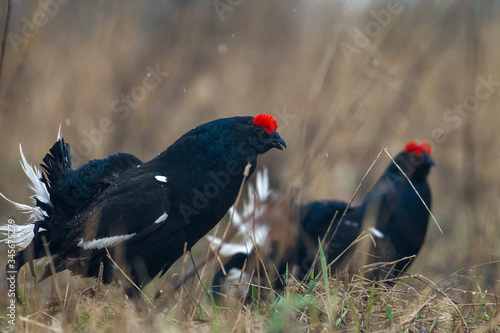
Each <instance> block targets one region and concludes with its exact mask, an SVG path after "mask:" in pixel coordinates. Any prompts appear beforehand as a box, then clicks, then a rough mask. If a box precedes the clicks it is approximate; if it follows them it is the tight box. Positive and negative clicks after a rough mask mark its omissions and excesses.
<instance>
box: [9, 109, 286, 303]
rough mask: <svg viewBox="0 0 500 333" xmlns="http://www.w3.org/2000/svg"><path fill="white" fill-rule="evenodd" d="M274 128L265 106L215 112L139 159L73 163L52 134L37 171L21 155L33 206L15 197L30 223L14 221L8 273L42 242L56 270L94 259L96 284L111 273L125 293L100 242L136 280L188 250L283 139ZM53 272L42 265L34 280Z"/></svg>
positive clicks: (84, 268) (84, 266)
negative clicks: (259, 110) (253, 112)
mask: <svg viewBox="0 0 500 333" xmlns="http://www.w3.org/2000/svg"><path fill="white" fill-rule="evenodd" d="M277 127H278V125H277V123H276V121H275V120H274V119H273V118H272V117H271V116H270V115H266V114H262V115H259V116H256V117H232V118H225V119H218V120H214V121H211V122H208V123H206V124H203V125H200V126H197V127H195V128H193V129H192V130H190V131H189V132H187V133H186V134H184V135H183V136H182V137H180V138H179V139H178V140H177V141H176V142H174V143H173V144H172V145H171V146H170V147H168V148H167V149H166V150H165V151H163V152H162V153H160V154H159V155H158V156H157V157H155V158H154V159H153V160H151V161H149V162H147V163H142V162H141V161H140V160H139V159H137V158H136V157H134V156H132V155H130V154H117V155H112V156H110V157H108V158H107V159H102V160H94V161H90V162H89V163H87V164H86V165H84V166H82V167H80V168H78V169H76V170H74V169H73V167H72V162H71V153H70V148H69V145H68V144H67V143H65V142H64V140H63V139H62V138H60V139H59V140H58V141H57V142H56V143H55V144H54V146H53V147H52V148H51V149H50V152H49V154H47V155H46V156H45V158H44V159H43V161H44V164H43V165H42V168H43V171H44V174H43V175H41V173H40V172H39V171H38V170H37V169H36V168H33V167H31V166H30V165H28V164H27V162H26V160H25V159H24V156H22V157H23V168H24V169H25V172H26V173H27V175H28V176H29V177H30V179H31V181H32V183H33V188H34V190H35V192H36V196H35V197H34V199H35V204H36V205H35V207H30V206H27V205H22V204H16V205H17V207H18V208H20V209H23V210H26V211H29V212H31V213H32V216H33V217H34V218H35V219H36V222H35V223H34V224H33V225H29V226H15V228H16V229H17V231H18V233H17V237H16V238H15V239H14V241H15V242H16V243H17V245H20V246H21V247H25V248H24V250H22V251H20V252H18V253H17V255H16V257H15V264H14V265H13V266H9V265H11V264H12V262H9V264H8V265H7V271H8V272H9V271H16V272H18V271H19V269H20V268H21V267H22V266H23V265H24V264H25V263H26V262H30V265H32V261H33V260H34V259H39V258H41V257H44V256H46V250H45V248H44V243H46V244H47V246H48V250H49V251H50V254H51V255H52V260H53V264H54V268H55V272H60V271H62V270H64V269H69V270H70V271H71V272H72V273H74V274H79V275H82V276H88V277H97V276H98V273H99V266H100V263H101V262H102V263H103V264H104V270H103V275H102V280H103V282H104V283H110V282H112V281H119V282H120V283H124V284H125V285H127V288H128V289H127V292H128V293H133V292H134V289H133V288H132V287H131V286H130V285H129V284H128V282H127V279H126V278H125V277H124V276H123V274H122V273H120V272H119V271H118V270H116V269H115V268H116V267H115V265H114V264H113V263H112V261H111V260H110V259H109V258H108V257H107V252H106V249H107V250H109V252H110V254H111V257H112V258H113V259H114V261H115V262H116V263H117V264H118V266H120V267H121V268H122V269H124V270H125V272H126V273H127V275H128V276H129V277H130V278H131V279H132V281H133V282H134V283H135V284H136V285H137V286H139V287H140V288H142V287H144V286H145V285H146V284H147V283H148V282H150V281H151V279H153V278H154V277H155V276H156V275H157V274H158V273H159V272H160V271H162V274H164V273H165V272H166V271H167V270H168V268H169V267H170V266H171V265H172V264H173V263H174V262H175V261H176V260H177V259H178V258H179V257H180V256H182V254H183V251H184V244H185V243H186V244H187V249H188V250H189V249H191V247H192V246H193V245H194V244H196V242H197V241H198V240H199V239H200V238H201V237H203V236H204V235H205V234H206V233H207V232H208V231H209V230H210V229H212V228H213V227H214V226H215V225H216V224H217V223H218V222H219V220H220V219H221V218H222V217H223V216H224V215H225V214H226V212H227V211H228V209H229V208H230V207H231V205H232V204H233V203H234V201H235V200H236V197H237V194H238V191H239V188H240V186H241V184H242V182H243V177H244V169H245V167H246V165H247V164H250V170H249V171H250V174H252V172H253V171H254V170H255V168H256V164H257V155H259V154H263V153H265V152H267V151H268V150H269V149H272V148H277V149H280V150H283V149H284V148H285V147H286V144H285V141H284V140H283V139H282V138H281V137H280V135H279V134H278V132H277V131H276V129H277ZM21 154H22V152H21ZM10 227H13V226H10ZM3 230H4V231H6V230H8V229H7V227H3ZM11 241H12V240H11V239H7V240H6V242H11ZM51 274H52V271H51V268H50V266H49V265H47V266H46V267H45V271H44V273H43V275H42V276H41V280H43V279H45V278H47V277H48V276H50V275H51Z"/></svg>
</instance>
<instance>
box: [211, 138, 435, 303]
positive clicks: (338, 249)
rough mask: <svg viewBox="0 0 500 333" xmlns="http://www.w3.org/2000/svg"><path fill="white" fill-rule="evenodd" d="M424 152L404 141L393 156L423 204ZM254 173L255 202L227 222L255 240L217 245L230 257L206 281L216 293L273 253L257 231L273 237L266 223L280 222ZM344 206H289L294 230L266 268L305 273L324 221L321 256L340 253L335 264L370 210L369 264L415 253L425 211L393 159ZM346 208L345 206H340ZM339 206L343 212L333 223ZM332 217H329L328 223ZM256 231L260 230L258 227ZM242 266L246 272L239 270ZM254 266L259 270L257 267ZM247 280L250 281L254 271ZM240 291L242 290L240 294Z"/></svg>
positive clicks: (395, 271)
mask: <svg viewBox="0 0 500 333" xmlns="http://www.w3.org/2000/svg"><path fill="white" fill-rule="evenodd" d="M430 155H431V148H430V146H429V145H428V144H427V143H421V144H420V145H419V144H417V143H415V142H408V143H407V144H406V145H405V149H404V151H403V152H401V153H400V154H398V155H397V156H396V157H395V158H394V161H395V162H396V164H397V165H398V166H399V167H400V168H401V169H402V170H403V172H404V173H405V174H406V175H407V176H408V178H409V179H410V180H411V182H412V184H413V185H414V186H415V189H416V190H417V191H418V193H419V194H420V196H421V197H422V200H423V201H424V202H425V204H426V205H427V207H428V208H429V209H430V206H431V194H430V189H429V185H428V183H427V180H426V178H427V175H428V173H429V170H430V168H431V166H432V165H434V162H433V160H432V158H431V156H430ZM259 174H260V173H258V176H257V198H258V201H257V203H254V202H253V200H250V201H251V202H250V203H249V204H246V205H245V207H244V211H243V213H242V214H239V213H237V214H235V221H236V223H235V221H233V224H235V226H236V227H237V228H238V229H240V230H241V231H240V232H239V233H240V234H246V235H247V237H248V235H250V236H253V234H255V238H256V239H255V240H254V241H250V242H247V244H245V245H244V246H243V247H242V246H241V245H236V244H231V243H228V244H223V245H222V247H221V255H222V256H230V257H231V258H230V259H229V260H228V261H227V262H226V264H225V265H224V271H225V272H226V274H227V276H226V275H224V271H223V270H222V269H220V270H219V271H218V272H217V273H216V274H215V277H214V279H213V281H212V285H213V286H214V291H216V292H217V294H220V293H221V286H224V285H231V284H234V283H237V282H241V281H243V282H247V281H245V277H247V278H249V277H250V275H251V274H250V273H248V272H250V271H251V270H253V269H255V263H253V264H252V262H255V261H257V260H258V261H260V262H261V263H262V262H266V260H267V258H268V257H276V251H275V249H276V243H277V242H276V241H275V240H273V241H272V242H271V243H272V244H268V243H269V239H267V238H265V237H262V236H261V237H259V235H262V234H265V235H267V234H268V232H269V231H271V232H269V235H270V236H268V238H273V237H272V234H273V232H272V231H273V230H272V227H271V226H272V225H280V223H276V220H277V218H276V217H275V214H273V213H272V208H273V207H274V206H275V201H276V193H274V192H270V191H269V189H268V188H266V186H268V184H269V180H267V179H265V180H262V179H259ZM263 174H264V176H265V178H267V170H264V173H263ZM261 177H262V176H261ZM262 184H264V185H262ZM252 197H253V194H249V198H252ZM347 206H348V204H347V203H346V202H343V201H329V200H325V201H314V202H310V203H305V204H301V205H296V206H294V210H295V212H297V211H298V213H296V214H297V217H298V219H299V223H298V225H299V228H298V234H297V235H295V236H293V237H292V239H293V240H292V242H290V241H289V240H288V241H287V242H286V243H287V245H286V246H285V247H286V250H285V251H284V255H282V256H281V257H279V258H278V259H277V260H276V258H274V259H275V260H268V262H271V265H272V266H274V267H267V269H266V271H267V273H268V274H269V272H273V271H277V272H278V273H279V274H280V275H283V274H284V273H285V269H286V264H287V263H288V264H289V269H290V271H291V267H293V266H296V267H297V271H296V272H297V276H296V277H297V278H298V279H300V280H303V279H304V278H306V274H307V273H308V272H309V269H310V268H311V264H312V263H313V260H314V258H315V256H316V253H317V251H318V238H319V239H323V238H324V237H325V235H326V233H327V230H328V227H329V226H330V224H331V227H330V231H329V233H328V234H327V235H326V237H325V240H326V245H327V246H326V248H325V255H326V256H327V259H329V260H330V261H331V260H334V259H336V258H337V257H339V256H340V257H339V260H338V261H336V263H335V264H334V267H336V266H337V265H338V264H339V263H340V262H341V260H342V259H343V258H345V257H346V256H349V254H351V253H352V251H346V250H347V249H348V247H349V246H350V245H351V244H352V243H353V242H354V241H355V240H356V238H357V237H358V236H359V235H360V233H361V230H362V224H363V220H364V219H365V218H366V217H367V214H375V215H374V216H375V217H376V223H375V227H374V228H370V229H369V231H370V232H371V234H372V235H373V238H374V240H375V242H376V246H373V247H372V248H371V250H370V253H371V255H372V256H371V258H372V259H371V262H372V263H374V262H392V261H397V260H400V259H402V258H406V257H409V256H413V255H417V254H418V252H419V250H420V248H421V246H422V244H423V241H424V238H425V234H426V230H427V224H428V219H429V213H428V210H427V208H426V207H425V206H424V204H423V203H422V201H421V200H420V198H419V197H418V195H417V194H416V193H415V190H413V188H412V187H411V185H410V184H409V182H408V180H407V179H406V177H405V176H404V175H403V174H402V173H401V171H400V170H399V169H398V168H397V166H396V165H394V163H392V162H391V164H390V165H389V166H388V168H387V170H386V171H385V172H384V174H383V175H382V176H381V177H380V179H379V180H378V181H377V183H376V184H375V185H374V187H373V188H372V189H371V190H370V192H369V193H368V194H367V196H366V198H365V199H364V200H363V202H362V203H361V205H359V206H356V207H352V206H351V207H349V208H347ZM346 209H347V211H345V210H346ZM344 211H345V216H344V218H343V219H342V222H341V223H340V224H339V221H340V219H341V217H342V215H343V214H344ZM335 214H336V215H335ZM292 215H293V214H292ZM334 216H335V219H334V220H333V223H332V219H333V218H334ZM245 221H246V224H248V223H250V224H251V223H254V224H255V226H254V227H253V228H252V227H251V226H249V225H246V224H245ZM288 223H289V225H288V227H289V229H290V226H293V223H291V222H290V221H289V220H288ZM261 230H262V231H265V232H261ZM284 230H286V229H284V228H283V227H278V228H277V233H278V234H280V235H281V236H282V235H283V234H285V232H284ZM275 233H276V232H275ZM334 233H335V234H334ZM332 236H334V237H333V239H331V241H330V242H329V243H328V241H329V240H330V238H331V237H332ZM214 243H215V245H216V246H214V247H215V248H216V249H217V247H218V246H219V244H220V243H221V240H220V239H215V242H214ZM290 243H291V244H290ZM254 244H255V245H258V246H264V249H263V250H260V253H259V255H260V256H259V258H258V259H256V258H255V257H256V252H255V250H254V246H253V245H254ZM266 244H267V246H266ZM344 251H345V252H344ZM342 253H344V255H343V256H341V254H342ZM409 264H410V260H401V261H399V262H398V263H396V264H395V265H391V266H389V267H390V269H389V270H387V269H386V268H380V269H375V270H373V271H371V272H370V277H371V278H374V279H376V280H380V279H384V278H387V277H390V278H394V277H397V276H398V275H399V274H401V273H402V272H403V271H404V270H406V269H407V268H408V266H409ZM244 266H245V271H246V273H245V272H243V273H242V272H241V270H242V269H243V267H244ZM260 271H261V272H263V269H260ZM253 280H254V281H253V282H254V283H255V282H256V279H255V274H254V279H253ZM261 280H262V279H261ZM282 282H283V281H282V279H277V280H276V281H275V286H274V287H277V289H280V287H281V284H282ZM244 294H245V293H242V294H241V295H240V296H242V295H244Z"/></svg>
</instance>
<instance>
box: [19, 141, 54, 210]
mask: <svg viewBox="0 0 500 333" xmlns="http://www.w3.org/2000/svg"><path fill="white" fill-rule="evenodd" d="M19 151H20V153H21V166H22V168H23V170H24V173H25V174H26V176H27V177H28V178H29V180H30V181H31V185H28V186H29V188H30V189H32V190H33V192H35V196H36V197H37V199H38V200H40V202H43V203H46V204H48V203H50V195H49V191H48V190H47V187H46V186H45V184H44V183H43V182H42V181H41V180H40V179H41V178H42V173H41V172H40V170H38V169H37V168H36V167H35V166H32V165H30V164H29V163H28V161H27V160H26V157H25V156H24V154H23V149H22V147H21V144H19Z"/></svg>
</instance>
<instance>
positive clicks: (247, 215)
mask: <svg viewBox="0 0 500 333" xmlns="http://www.w3.org/2000/svg"><path fill="white" fill-rule="evenodd" d="M255 188H256V192H255V190H254V187H253V185H252V184H250V183H249V184H248V199H247V201H244V202H243V212H242V213H239V212H238V211H237V210H236V209H235V208H234V206H233V207H231V208H230V209H229V214H233V220H232V225H233V226H234V227H235V228H236V229H237V231H236V235H235V237H242V238H243V242H239V243H223V244H222V246H221V243H222V239H220V238H218V237H213V236H210V235H207V239H208V240H209V241H210V243H211V244H212V247H213V249H214V250H217V249H218V248H219V246H220V251H219V254H220V255H221V256H224V257H226V256H232V255H235V254H236V253H247V254H248V253H250V252H251V251H252V250H253V245H254V241H255V244H257V245H258V246H262V245H264V243H265V242H266V240H267V235H268V234H269V231H270V226H268V225H267V224H260V223H259V224H255V226H254V225H253V224H254V221H255V220H256V219H259V218H260V217H262V215H263V214H264V211H265V207H264V205H262V204H260V203H261V202H262V201H264V200H266V199H267V197H268V196H269V194H270V193H271V191H270V189H269V174H268V170H267V168H265V167H264V168H263V170H262V172H260V171H258V172H257V181H256V187H255ZM255 193H257V196H256V195H255ZM256 197H257V200H256ZM233 211H234V212H233ZM254 229H255V230H254ZM254 236H255V239H254V240H253V241H252V239H253V238H254Z"/></svg>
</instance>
